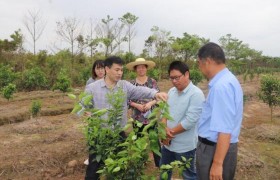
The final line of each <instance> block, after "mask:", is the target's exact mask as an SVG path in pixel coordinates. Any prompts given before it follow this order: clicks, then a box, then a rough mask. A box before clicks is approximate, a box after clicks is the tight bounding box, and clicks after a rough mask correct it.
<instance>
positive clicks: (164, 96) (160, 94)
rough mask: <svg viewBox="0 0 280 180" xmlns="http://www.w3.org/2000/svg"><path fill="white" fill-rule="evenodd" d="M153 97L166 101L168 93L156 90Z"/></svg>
mask: <svg viewBox="0 0 280 180" xmlns="http://www.w3.org/2000/svg"><path fill="white" fill-rule="evenodd" d="M155 97H156V99H157V100H163V101H167V99H168V95H167V93H165V92H158V93H156V96H155Z"/></svg>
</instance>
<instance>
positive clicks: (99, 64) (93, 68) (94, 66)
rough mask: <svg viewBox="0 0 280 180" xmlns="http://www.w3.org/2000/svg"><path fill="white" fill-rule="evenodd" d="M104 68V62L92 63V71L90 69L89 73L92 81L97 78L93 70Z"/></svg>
mask: <svg viewBox="0 0 280 180" xmlns="http://www.w3.org/2000/svg"><path fill="white" fill-rule="evenodd" d="M96 67H97V68H104V67H105V66H104V61H103V60H100V59H98V60H96V61H94V63H93V65H92V69H91V73H92V79H95V78H96V77H97V74H96V72H95V68H96Z"/></svg>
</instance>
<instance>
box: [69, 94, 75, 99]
mask: <svg viewBox="0 0 280 180" xmlns="http://www.w3.org/2000/svg"><path fill="white" fill-rule="evenodd" d="M67 95H68V97H69V98H70V99H76V98H77V97H76V95H75V94H67Z"/></svg>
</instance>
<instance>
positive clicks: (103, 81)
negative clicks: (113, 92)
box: [100, 78, 121, 89]
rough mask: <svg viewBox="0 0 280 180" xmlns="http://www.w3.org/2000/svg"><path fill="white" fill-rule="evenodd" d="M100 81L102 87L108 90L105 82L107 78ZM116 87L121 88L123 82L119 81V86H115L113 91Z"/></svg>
mask: <svg viewBox="0 0 280 180" xmlns="http://www.w3.org/2000/svg"><path fill="white" fill-rule="evenodd" d="M100 81H101V87H106V88H108V87H107V85H106V82H105V78H103V79H101V80H100ZM116 87H121V80H119V81H118V82H117V84H116V85H115V86H114V88H113V89H115V88H116Z"/></svg>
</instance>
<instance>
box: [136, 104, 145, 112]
mask: <svg viewBox="0 0 280 180" xmlns="http://www.w3.org/2000/svg"><path fill="white" fill-rule="evenodd" d="M135 108H136V109H138V110H139V111H140V112H145V107H144V105H143V104H136V105H135Z"/></svg>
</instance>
